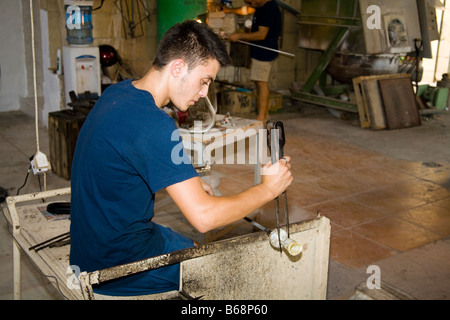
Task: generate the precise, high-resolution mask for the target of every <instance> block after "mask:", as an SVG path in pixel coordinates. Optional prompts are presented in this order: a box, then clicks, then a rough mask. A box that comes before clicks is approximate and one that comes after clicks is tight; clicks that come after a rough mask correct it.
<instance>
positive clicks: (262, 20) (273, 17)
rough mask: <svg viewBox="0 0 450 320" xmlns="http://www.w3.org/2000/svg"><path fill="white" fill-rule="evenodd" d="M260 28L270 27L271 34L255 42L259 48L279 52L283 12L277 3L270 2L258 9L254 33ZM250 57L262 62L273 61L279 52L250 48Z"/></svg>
mask: <svg viewBox="0 0 450 320" xmlns="http://www.w3.org/2000/svg"><path fill="white" fill-rule="evenodd" d="M259 26H263V27H268V28H269V32H268V33H267V36H266V38H265V39H264V40H260V41H253V43H254V44H257V45H259V46H263V47H268V48H272V49H277V50H278V38H279V36H280V33H281V12H280V8H279V7H278V5H277V3H276V2H275V1H273V0H272V1H269V2H267V3H266V4H265V5H263V6H262V7H260V8H256V10H255V13H254V15H253V24H252V29H251V31H252V32H256V31H258V28H259ZM250 56H251V57H252V58H253V59H256V60H261V61H272V60H275V58H276V57H277V56H278V53H277V52H274V51H270V50H266V49H262V48H258V47H255V46H251V47H250Z"/></svg>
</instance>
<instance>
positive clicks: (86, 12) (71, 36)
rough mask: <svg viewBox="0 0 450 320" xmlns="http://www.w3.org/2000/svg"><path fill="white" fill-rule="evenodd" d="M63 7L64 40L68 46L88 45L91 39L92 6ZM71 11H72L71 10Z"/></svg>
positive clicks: (92, 39)
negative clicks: (64, 12) (64, 13)
mask: <svg viewBox="0 0 450 320" xmlns="http://www.w3.org/2000/svg"><path fill="white" fill-rule="evenodd" d="M71 7H72V8H69V5H66V6H65V11H66V35H67V37H66V40H67V42H68V43H69V45H89V44H91V43H92V42H93V41H94V38H93V37H92V29H93V26H92V6H71ZM71 9H73V10H71Z"/></svg>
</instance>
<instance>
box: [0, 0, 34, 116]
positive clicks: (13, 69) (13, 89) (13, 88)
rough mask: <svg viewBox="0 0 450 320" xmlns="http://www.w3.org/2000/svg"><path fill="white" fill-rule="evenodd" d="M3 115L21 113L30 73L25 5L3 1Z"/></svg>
mask: <svg viewBox="0 0 450 320" xmlns="http://www.w3.org/2000/svg"><path fill="white" fill-rule="evenodd" d="M0 22H1V24H0V25H1V29H0V65H1V73H2V74H1V78H0V112H3V111H14V110H19V109H20V99H21V98H23V97H26V96H27V94H28V89H27V70H26V65H25V44H24V30H23V18H22V2H21V1H0Z"/></svg>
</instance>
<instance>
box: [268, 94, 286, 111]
mask: <svg viewBox="0 0 450 320" xmlns="http://www.w3.org/2000/svg"><path fill="white" fill-rule="evenodd" d="M282 110H283V95H282V94H281V93H278V92H273V91H271V92H270V96H269V113H278V112H281V111H282Z"/></svg>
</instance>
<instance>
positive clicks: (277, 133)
mask: <svg viewBox="0 0 450 320" xmlns="http://www.w3.org/2000/svg"><path fill="white" fill-rule="evenodd" d="M266 128H267V147H268V149H269V152H270V157H271V161H272V164H275V163H277V162H278V160H280V159H282V158H283V156H284V145H285V142H286V137H285V134H284V126H283V123H282V122H281V121H270V120H269V121H267V122H266ZM281 195H282V197H283V208H284V218H285V221H286V232H287V237H288V238H289V237H290V232H289V212H288V205H287V195H286V191H284V192H283V193H282V194H281ZM279 201H280V200H279V197H276V198H275V213H276V219H277V233H278V243H279V247H280V252H281V251H282V243H281V235H280V229H281V228H280V205H279Z"/></svg>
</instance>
